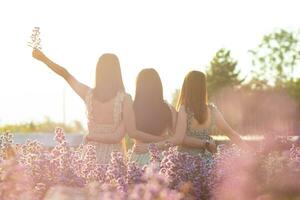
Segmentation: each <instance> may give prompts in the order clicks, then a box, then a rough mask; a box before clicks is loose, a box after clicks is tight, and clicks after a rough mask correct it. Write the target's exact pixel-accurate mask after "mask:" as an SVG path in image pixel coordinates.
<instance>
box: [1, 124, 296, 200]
mask: <svg viewBox="0 0 300 200" xmlns="http://www.w3.org/2000/svg"><path fill="white" fill-rule="evenodd" d="M54 141H55V143H56V144H55V146H54V147H53V148H50V149H49V148H48V147H47V146H45V145H42V144H41V143H40V142H37V141H36V140H28V141H27V142H25V143H24V144H18V145H15V143H14V141H13V135H12V134H10V133H5V134H3V135H2V136H1V164H0V170H1V171H0V172H1V180H0V199H3V200H14V199H25V200H26V199H33V200H35V199H37V200H39V199H47V200H49V199H222V200H223V199H225V200H227V199H228V200H232V199H246V200H247V199H249V200H250V199H257V200H262V199H264V200H265V199H268V200H269V199H272V200H273V199H274V200H275V199H276V200H277V199H280V200H283V199H299V198H300V182H299V181H300V170H299V169H300V148H299V147H296V146H295V145H292V146H291V147H290V149H289V150H285V151H277V150H276V148H275V146H276V145H278V142H277V143H276V144H275V143H274V144H270V143H269V142H268V143H264V142H262V143H261V148H259V149H257V151H253V152H245V151H242V150H240V149H239V148H237V147H236V146H226V145H219V147H218V153H217V154H215V155H213V159H209V158H208V157H206V156H202V157H201V156H192V155H189V154H185V153H181V152H180V151H178V149H177V147H170V148H169V149H166V150H164V151H163V152H162V155H161V156H160V153H161V152H159V150H158V149H157V148H156V147H155V146H154V145H152V146H151V147H150V149H149V152H150V154H151V164H149V165H147V166H144V167H139V166H138V165H137V164H136V163H134V162H131V161H130V159H129V158H130V153H129V154H128V155H127V156H124V155H123V154H122V153H120V152H113V153H112V155H111V162H110V164H108V165H101V164H99V163H97V161H96V154H95V148H94V147H93V146H91V145H86V146H83V145H80V146H78V147H71V146H70V145H69V143H68V142H67V141H66V136H65V135H64V132H63V130H62V129H59V128H58V129H56V131H55V137H54ZM280 143H286V141H284V140H281V141H280Z"/></svg>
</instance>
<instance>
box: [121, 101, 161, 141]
mask: <svg viewBox="0 0 300 200" xmlns="http://www.w3.org/2000/svg"><path fill="white" fill-rule="evenodd" d="M132 104H133V102H132V99H131V97H130V96H126V97H125V100H124V105H123V120H124V124H125V130H126V132H127V133H128V135H129V137H131V138H133V139H136V140H139V141H142V142H146V143H148V142H158V141H161V140H163V139H164V137H160V136H154V135H151V134H148V133H144V132H142V131H139V130H137V129H136V123H135V114H134V111H133V106H132Z"/></svg>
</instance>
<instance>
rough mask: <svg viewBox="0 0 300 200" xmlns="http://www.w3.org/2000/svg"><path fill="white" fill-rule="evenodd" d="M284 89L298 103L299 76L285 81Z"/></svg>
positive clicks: (299, 98)
mask: <svg viewBox="0 0 300 200" xmlns="http://www.w3.org/2000/svg"><path fill="white" fill-rule="evenodd" d="M285 89H286V91H287V92H288V94H289V95H290V96H291V97H293V98H294V99H295V100H296V101H297V102H298V103H300V78H298V79H296V80H294V79H292V80H290V81H288V82H286V83H285Z"/></svg>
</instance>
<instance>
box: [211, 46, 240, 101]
mask: <svg viewBox="0 0 300 200" xmlns="http://www.w3.org/2000/svg"><path fill="white" fill-rule="evenodd" d="M236 66H237V61H236V60H234V59H233V58H232V57H231V54H230V51H229V50H227V49H224V48H222V49H220V50H219V51H217V53H216V54H215V56H214V58H213V59H212V61H211V62H210V65H209V69H208V71H207V90H208V95H209V97H212V96H213V95H214V94H216V93H217V92H218V91H219V90H220V89H222V88H224V87H233V86H237V85H240V84H241V83H242V82H243V80H241V79H240V78H239V74H240V71H237V70H236Z"/></svg>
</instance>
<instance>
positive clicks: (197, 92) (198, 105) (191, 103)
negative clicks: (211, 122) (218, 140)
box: [177, 71, 208, 124]
mask: <svg viewBox="0 0 300 200" xmlns="http://www.w3.org/2000/svg"><path fill="white" fill-rule="evenodd" d="M181 105H184V106H185V109H186V111H187V112H192V113H193V114H194V117H195V119H196V120H197V121H198V122H199V123H200V124H201V123H204V122H205V121H206V119H207V116H208V108H207V89H206V77H205V74H204V73H203V72H200V71H191V72H189V73H188V74H187V75H186V76H185V78H184V81H183V84H182V88H181V91H180V95H179V98H178V102H177V110H179V108H180V106H181Z"/></svg>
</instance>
